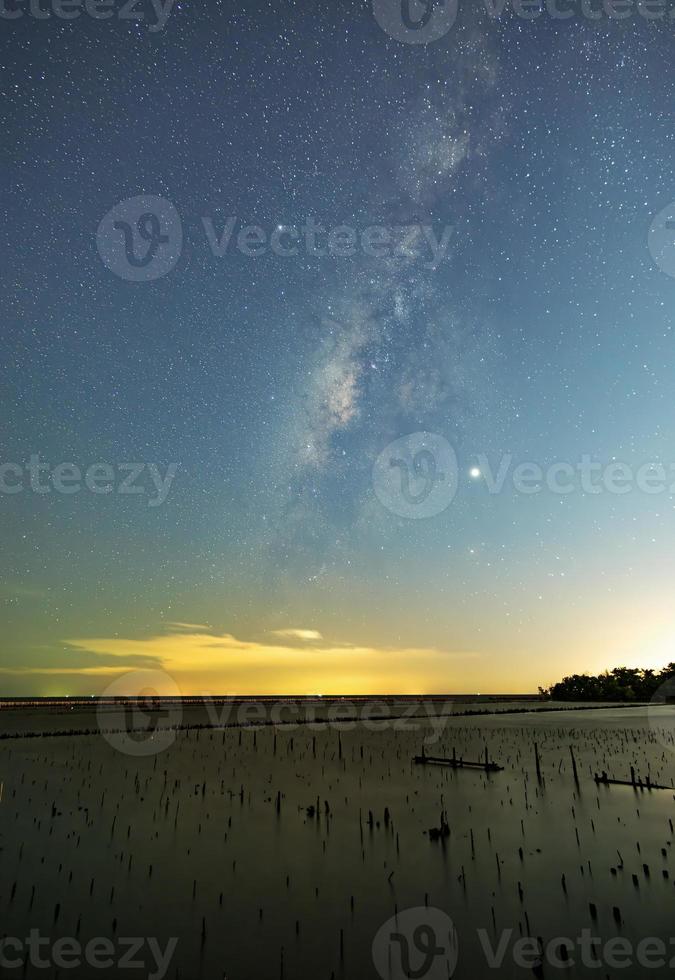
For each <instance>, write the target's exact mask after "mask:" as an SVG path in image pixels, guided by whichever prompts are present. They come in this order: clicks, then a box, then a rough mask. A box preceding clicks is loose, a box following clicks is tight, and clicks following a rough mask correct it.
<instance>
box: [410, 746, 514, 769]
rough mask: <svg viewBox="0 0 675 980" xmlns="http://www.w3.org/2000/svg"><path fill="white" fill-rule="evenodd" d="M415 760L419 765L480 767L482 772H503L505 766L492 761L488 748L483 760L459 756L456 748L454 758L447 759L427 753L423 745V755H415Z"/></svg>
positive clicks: (453, 752)
mask: <svg viewBox="0 0 675 980" xmlns="http://www.w3.org/2000/svg"><path fill="white" fill-rule="evenodd" d="M413 762H414V763H415V764H416V765H418V766H448V767H449V768H450V769H479V770H482V772H503V770H504V766H499V765H497V763H496V762H491V761H490V757H489V755H488V750H487V748H486V749H485V759H484V760H483V761H482V762H470V761H469V760H468V759H463V758H461V757H460V758H459V759H458V758H457V753H456V751H455V749H453V750H452V758H451V759H445V758H443V757H442V756H438V755H427V754H426V753H425V751H424V747H422V755H416V756H414V757H413Z"/></svg>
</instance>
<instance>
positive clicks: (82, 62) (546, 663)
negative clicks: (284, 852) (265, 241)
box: [0, 0, 675, 694]
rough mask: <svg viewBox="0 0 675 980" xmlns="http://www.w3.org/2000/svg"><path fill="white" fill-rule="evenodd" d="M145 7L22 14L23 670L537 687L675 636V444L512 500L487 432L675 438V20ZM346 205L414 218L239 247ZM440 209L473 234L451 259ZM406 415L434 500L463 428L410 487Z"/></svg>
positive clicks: (343, 218) (14, 620) (8, 187)
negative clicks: (418, 33) (64, 480)
mask: <svg viewBox="0 0 675 980" xmlns="http://www.w3.org/2000/svg"><path fill="white" fill-rule="evenodd" d="M42 3H43V7H48V5H49V3H48V0H42ZM14 6H15V5H14ZM120 6H121V0H119V2H118V3H117V4H116V7H115V9H118V8H119V7H120ZM413 6H414V5H413ZM7 7H8V8H12V9H13V5H12V3H10V0H7ZM396 9H397V8H396V4H394V3H392V10H393V12H394V13H396ZM26 10H27V8H26ZM138 11H139V12H142V13H144V14H145V20H144V21H139V22H135V21H130V20H122V19H120V18H119V17H117V16H115V17H113V18H111V19H109V20H102V19H101V20H97V19H93V18H92V17H90V16H88V15H86V14H85V13H82V15H81V16H79V17H78V18H76V19H72V20H68V21H66V20H61V19H57V18H55V17H54V16H52V17H51V18H50V19H46V20H38V19H36V18H35V17H31V16H29V15H28V13H26V14H25V15H24V16H23V17H21V18H16V19H11V20H10V19H0V64H1V66H2V83H1V87H0V96H1V103H0V105H1V108H0V114H1V116H2V121H3V133H4V138H3V141H2V150H1V153H2V170H1V172H2V197H1V202H0V207H1V221H0V234H1V235H2V239H3V241H2V254H3V262H2V283H3V285H2V296H3V303H2V330H1V331H0V384H1V390H2V406H3V411H2V420H3V425H2V439H1V442H0V450H1V452H0V462H1V463H3V464H4V463H10V464H12V469H11V470H9V469H7V468H6V469H5V471H3V472H4V473H5V477H6V479H5V484H4V486H5V488H7V487H8V486H11V487H12V488H14V489H15V492H7V490H6V489H5V490H3V492H2V493H0V521H1V526H2V556H3V562H2V570H1V572H0V604H1V607H2V619H3V622H4V626H3V629H2V640H1V641H0V647H1V650H2V653H1V657H0V664H1V670H0V673H2V676H1V677H0V689H1V693H4V694H32V693H36V694H67V693H83V692H87V693H97V692H99V691H102V690H104V689H105V687H106V685H108V684H109V683H110V682H111V681H113V680H114V679H115V678H117V677H118V676H119V675H120V674H124V673H126V672H128V671H131V670H134V669H135V668H139V667H140V668H161V669H163V670H165V671H166V672H167V675H168V678H170V679H171V680H172V681H174V682H175V683H176V685H177V686H178V689H179V690H181V691H183V692H185V693H200V692H202V691H211V692H216V691H217V692H221V693H240V694H242V693H255V692H260V693H272V692H280V693H288V692H293V693H315V692H319V693H333V692H344V693H356V692H361V693H371V692H407V693H412V692H419V693H427V692H431V691H437V692H476V691H480V692H482V693H488V692H525V691H532V690H536V687H537V685H539V684H547V683H550V682H552V681H554V680H557V679H558V678H559V677H560V676H562V675H563V674H564V673H570V672H572V671H574V670H584V669H586V670H589V671H597V670H601V669H604V668H606V667H612V666H616V665H618V664H619V663H629V664H630V665H636V666H659V665H662V664H664V663H666V662H668V661H669V660H672V659H675V639H674V638H675V619H674V613H673V601H672V583H673V573H674V571H675V567H674V566H675V552H674V551H673V547H672V542H673V531H674V530H675V508H674V500H675V495H674V494H673V493H671V486H670V484H671V483H675V473H673V475H672V476H671V478H670V479H669V480H667V481H666V482H665V484H664V487H663V492H661V493H647V492H644V491H643V490H641V489H639V488H638V487H632V488H631V490H630V492H626V493H612V492H608V491H606V490H602V492H600V493H589V492H585V491H584V490H583V488H581V487H580V483H579V480H578V479H577V481H576V482H575V485H574V489H573V491H572V492H570V493H564V494H563V493H557V492H553V491H551V490H550V489H549V488H548V487H544V489H543V490H542V491H541V492H540V493H524V492H522V490H518V489H517V488H515V487H514V485H513V481H512V480H511V479H507V480H506V483H505V486H504V488H503V490H502V492H500V493H491V492H490V489H489V486H488V482H487V481H486V472H485V471H486V469H488V467H486V465H485V459H484V458H483V457H487V460H488V462H489V467H490V468H492V470H493V471H494V473H496V472H497V470H498V469H499V464H500V460H501V458H502V457H503V456H504V455H505V454H510V457H511V458H512V461H513V462H512V467H511V472H512V471H513V469H515V467H516V466H518V465H519V464H522V463H525V462H528V463H535V464H538V465H539V466H540V467H541V468H542V470H547V469H548V467H550V466H551V465H552V464H554V463H557V462H560V461H563V462H567V463H568V464H571V465H572V466H575V467H576V466H577V464H578V463H579V462H580V461H581V460H582V458H583V457H584V456H587V457H591V458H592V459H593V461H597V462H598V464H602V465H603V466H606V465H608V464H610V463H612V462H615V461H620V462H622V463H624V464H626V465H627V466H630V467H632V468H634V469H635V470H637V469H638V468H639V467H641V466H643V465H644V464H652V463H653V464H662V465H663V466H664V467H665V470H666V472H668V473H669V474H670V472H671V464H673V463H675V371H674V369H673V351H674V346H675V337H674V335H673V329H672V323H673V316H672V311H673V303H674V301H675V279H674V278H673V277H675V231H673V238H674V244H673V246H672V254H669V253H668V251H667V247H666V246H667V244H668V243H667V240H666V245H665V246H663V249H662V255H661V260H660V261H655V258H654V255H653V253H654V251H655V249H654V248H653V247H652V249H651V251H650V247H649V246H650V241H649V229H650V226H651V225H652V222H653V221H654V219H655V218H656V216H657V215H659V214H660V213H661V212H663V209H668V208H669V207H671V203H672V201H673V199H675V179H674V175H673V167H672V157H673V149H674V148H675V141H674V139H673V133H674V128H673V108H674V95H675V70H674V69H675V46H674V40H673V25H672V20H670V19H664V20H655V21H653V22H649V21H647V20H646V19H645V18H644V17H642V16H638V15H637V14H636V15H634V16H633V17H632V18H630V19H626V20H623V21H619V20H613V19H610V18H607V17H601V18H600V19H599V20H596V21H591V20H588V19H584V18H583V17H581V16H578V15H577V16H575V17H573V18H571V19H569V20H555V19H553V18H551V17H550V16H548V15H547V14H546V13H544V14H543V15H542V16H541V17H539V18H537V19H534V20H526V19H523V18H519V17H517V16H515V15H514V14H513V13H511V14H507V13H505V14H504V15H503V16H502V17H500V18H499V19H494V18H493V19H491V18H489V17H488V16H487V14H486V12H485V9H484V6H483V5H482V3H479V2H478V0H469V2H466V0H460V11H459V15H458V18H457V21H456V23H455V24H454V25H453V26H452V27H451V29H450V30H449V31H447V33H445V34H444V35H443V36H442V37H440V38H438V39H436V40H434V41H432V42H430V43H428V44H410V43H405V42H404V41H401V40H399V39H397V38H395V37H392V36H390V35H389V34H388V33H387V32H386V31H385V30H384V29H383V27H382V26H381V24H380V23H378V19H377V18H376V17H375V16H374V11H373V7H372V4H370V3H367V2H365V0H364V2H361V3H358V2H354V3H349V2H345V0H331V2H323V0H321V2H311V3H310V2H307V3H304V4H301V3H291V2H288V0H275V2H273V3H269V4H262V3H258V2H255V0H252V2H247V3H244V4H240V5H239V4H236V5H235V4H229V3H220V2H213V0H209V2H203V3H189V2H184V0H180V2H178V3H177V4H176V5H175V6H174V7H173V9H172V10H171V12H170V15H169V16H168V19H167V21H166V24H165V26H164V28H163V29H162V30H155V29H154V28H153V25H154V24H155V21H156V17H155V15H154V14H153V12H152V8H151V6H150V3H149V2H146V3H145V4H141V5H139V8H138ZM392 16H393V14H392ZM138 197H145V198H146V201H145V202H142V206H141V210H140V211H139V212H138V213H136V212H134V213H133V216H132V217H131V218H129V214H131V211H130V210H129V209H130V208H132V205H128V204H127V203H125V202H129V201H130V200H132V199H135V198H138ZM153 198H161V199H163V200H164V201H165V202H167V203H165V204H164V205H162V207H161V208H160V209H159V211H158V212H157V214H156V220H157V222H158V224H159V225H161V226H162V231H163V232H164V231H166V230H167V221H168V217H167V216H168V215H173V216H174V218H173V224H172V225H171V222H169V223H168V224H169V226H170V227H169V228H168V230H169V234H168V235H167V236H166V237H168V238H169V241H168V243H167V244H160V245H159V246H158V247H159V250H160V251H159V252H158V255H159V258H160V260H162V261H165V264H166V265H167V266H172V267H171V268H168V271H166V274H159V273H162V272H163V271H164V270H163V269H162V268H156V269H155V271H157V272H158V275H157V276H156V277H155V278H149V277H147V276H146V270H149V269H152V265H151V264H150V265H146V266H143V265H138V266H132V265H128V264H127V266H126V268H127V269H128V270H133V274H134V275H136V276H137V277H140V281H134V280H133V279H132V278H130V276H125V275H123V274H122V275H121V274H120V270H122V271H124V268H125V256H126V255H127V253H126V252H125V251H124V247H123V238H124V234H125V229H124V225H125V215H126V219H128V220H127V224H126V229H127V231H130V230H131V231H132V232H133V234H134V235H135V236H136V237H135V239H134V249H133V251H132V253H131V254H132V256H137V255H142V254H144V250H145V249H147V248H148V245H147V244H145V242H147V241H148V240H149V239H145V238H143V231H144V232H145V233H146V234H148V235H151V232H152V227H151V223H150V224H148V223H147V222H146V223H145V224H143V225H142V229H143V230H142V231H141V230H139V229H140V228H141V224H138V225H135V222H136V218H140V216H141V214H142V215H144V216H145V217H147V213H151V212H152V207H153V203H152V200H150V203H148V200H147V199H153ZM118 206H120V207H121V210H119V207H118ZM113 208H117V209H118V210H117V211H116V212H115V214H114V215H113V216H112V217H111V218H108V219H106V216H107V215H109V213H110V212H111V209H113ZM173 209H175V211H173ZM120 215H121V218H120ZM234 216H236V217H237V219H238V223H237V225H236V227H235V231H234V233H233V236H232V240H231V242H230V246H229V248H228V249H227V250H226V252H225V254H223V255H220V256H219V255H217V254H214V251H213V249H212V248H211V247H210V245H209V235H208V230H209V229H211V232H214V231H215V234H216V237H219V236H220V234H221V233H222V230H223V229H224V228H225V226H226V223H227V221H228V219H229V218H231V217H234ZM672 216H673V218H675V210H673V215H672ZM204 219H206V220H205V221H204ZM310 220H313V221H315V222H316V223H317V224H319V225H321V226H323V227H324V228H326V229H327V230H330V229H334V228H337V227H339V226H348V227H349V228H351V229H354V230H355V232H356V233H357V234H358V236H359V240H360V236H361V235H362V233H363V232H364V230H366V229H369V228H372V227H374V226H377V227H383V228H387V229H401V228H403V227H410V226H413V234H404V235H403V236H402V238H404V239H406V240H405V241H399V242H398V245H396V247H393V248H390V249H389V250H388V253H387V254H382V255H374V254H366V253H365V251H364V250H363V249H362V248H360V247H359V248H357V249H355V250H354V253H355V254H352V255H337V254H318V255H317V254H311V253H310V251H309V250H308V249H307V248H306V247H305V245H304V243H303V241H302V240H301V241H300V242H299V243H297V244H298V248H297V254H294V255H279V254H275V253H274V252H273V251H272V250H271V249H270V248H269V247H268V248H267V249H266V250H265V251H264V253H263V254H258V255H246V254H242V251H241V250H239V249H237V247H236V238H237V234H238V231H239V229H240V228H241V227H242V226H246V225H258V226H260V228H262V229H263V230H264V233H265V234H266V235H267V236H268V237H269V235H270V234H271V233H272V232H273V231H274V230H275V229H279V228H282V227H283V228H286V229H287V228H289V227H297V228H300V227H302V226H305V225H306V223H307V222H308V221H310ZM664 220H665V219H664ZM113 221H117V224H118V227H117V228H115V227H114V226H113ZM419 226H425V227H427V228H433V230H434V233H435V236H436V240H438V241H440V240H441V238H442V235H443V233H444V231H445V230H447V235H448V236H449V237H448V238H446V244H448V242H449V244H448V247H447V253H446V254H445V255H444V256H443V258H442V261H440V263H438V264H437V266H436V267H433V266H434V263H433V262H432V261H431V257H432V252H431V249H430V245H429V241H428V240H427V239H426V238H425V237H424V236H423V235H422V234H421V233H418V234H414V232H415V228H419ZM177 229H178V231H180V232H181V234H180V235H178V234H177ZM393 234H394V237H395V236H396V235H399V232H397V231H394V232H393ZM139 236H140V237H139ZM211 237H213V236H211ZM326 237H327V236H326V235H324V236H323V244H324V245H325V243H326ZM284 242H285V243H286V244H287V243H288V238H287V237H286V238H284ZM151 247H152V248H155V247H157V243H155V244H154V245H152V246H151ZM106 250H107V251H106ZM216 251H217V249H216ZM326 251H327V250H326ZM384 251H386V249H385V250H384ZM111 256H112V258H111ZM153 261H154V260H153ZM419 433H427V434H429V435H427V436H419V435H417V434H419ZM403 437H409V439H412V440H413V442H412V446H413V450H412V456H414V457H415V466H417V464H418V463H419V467H420V468H419V469H416V470H415V471H414V473H413V470H409V472H408V473H407V475H408V476H411V475H412V477H413V481H415V480H416V481H418V482H417V483H416V484H414V486H415V487H416V488H417V489H419V488H420V487H421V488H422V489H421V491H420V493H419V496H420V497H424V481H425V480H426V476H425V475H424V474H425V473H426V472H427V471H426V470H425V469H424V467H426V466H428V465H431V466H432V471H433V465H434V459H433V458H432V457H433V456H434V450H433V447H434V446H436V445H438V444H439V443H440V444H442V445H443V446H446V445H447V446H448V448H449V447H452V449H451V452H454V453H455V454H456V460H457V472H456V484H455V485H454V486H453V487H452V493H450V491H449V489H448V494H447V497H448V499H447V500H446V501H445V503H446V506H440V505H439V507H440V509H439V508H432V509H436V510H438V511H439V512H438V513H431V514H425V513H423V512H422V510H421V511H420V513H419V514H417V513H412V514H408V515H405V514H403V515H402V514H400V513H395V512H393V511H392V509H391V508H388V507H387V506H386V505H385V504H383V502H382V497H383V496H386V492H389V493H390V495H391V494H392V493H393V494H394V495H395V494H396V493H397V492H398V491H399V490H400V489H401V482H400V481H401V480H402V479H403V477H404V476H405V475H406V474H404V472H403V468H402V467H399V466H398V465H390V462H389V458H388V457H386V456H385V462H386V466H384V467H381V468H380V470H379V471H378V469H377V466H376V460H377V459H378V457H379V456H380V454H381V453H382V452H385V453H386V452H387V447H388V446H389V444H390V443H392V442H393V441H394V440H397V439H401V438H403ZM429 446H431V447H432V448H431V449H430V448H429ZM35 455H38V456H39V458H40V460H41V461H42V462H43V463H46V464H48V468H49V471H50V472H51V471H53V470H54V468H55V467H57V466H58V465H59V464H62V463H71V464H75V465H76V466H77V467H79V469H80V470H81V472H82V473H84V471H85V470H87V468H88V467H91V466H92V465H93V464H102V465H104V466H108V467H112V469H113V471H114V473H115V476H114V480H113V483H114V486H113V487H112V489H111V492H109V493H94V492H92V491H91V490H90V489H89V488H87V487H86V486H84V483H83V485H82V487H81V488H80V489H78V491H77V492H75V493H63V492H58V491H57V489H55V487H54V485H53V483H50V475H49V473H48V472H47V471H46V470H45V472H44V474H43V477H42V479H43V481H44V483H43V485H45V486H47V487H48V488H49V489H48V490H47V492H44V493H40V492H37V491H36V490H35V489H34V488H33V487H32V486H31V481H30V477H29V476H27V475H26V474H27V472H28V465H29V460H30V457H31V456H35ZM418 457H419V458H418ZM411 458H412V457H411ZM134 462H136V463H139V464H140V463H143V464H144V470H143V473H142V474H141V475H140V476H139V478H138V480H137V481H136V484H137V486H139V487H140V488H141V489H142V491H143V492H141V493H134V494H128V493H120V492H119V485H120V483H121V482H122V480H123V479H124V477H125V476H126V475H127V472H126V471H125V472H124V473H122V474H121V475H120V469H119V468H120V467H121V466H122V467H123V466H125V465H126V464H129V463H134ZM436 462H438V460H436ZM448 462H449V457H448V458H446V459H445V460H444V461H441V463H442V465H439V466H437V471H438V472H437V473H436V476H437V477H438V479H439V480H441V482H442V479H443V478H449V477H450V476H451V475H452V474H449V473H448V465H447V464H448ZM410 465H411V466H412V463H411V464H410ZM148 466H152V467H156V469H155V470H153V472H154V473H155V475H158V474H159V475H161V476H164V475H165V474H166V473H167V472H169V468H171V472H173V473H174V476H173V479H172V480H171V481H170V486H168V487H167V488H166V489H167V493H166V499H163V500H161V501H160V500H159V499H158V493H159V491H158V490H157V489H156V487H155V485H154V483H153V479H152V477H151V471H150V469H148ZM374 466H375V474H376V475H375V476H374V475H373V474H374V469H373V468H374ZM387 467H388V468H387ZM20 471H23V476H20V475H19V474H20ZM378 472H380V473H381V474H384V476H380V477H378V476H377V473H378ZM387 473H388V474H389V476H388V477H387ZM488 475H489V474H488ZM378 479H379V480H382V479H384V480H385V481H386V480H387V479H390V480H393V481H397V480H398V481H399V482H398V483H396V482H394V483H392V484H391V485H390V486H389V487H388V490H387V488H386V487H385V492H384V493H383V491H382V487H381V486H379V485H378ZM22 480H23V482H21V481H22ZM420 481H421V482H420ZM103 482H105V481H103ZM16 487H18V488H19V489H18V490H16ZM378 491H379V492H378ZM440 491H441V503H442V502H443V501H442V493H443V487H442V486H440ZM413 496H414V494H413ZM451 496H453V499H449V498H450V497H451ZM415 506H416V505H415V504H414V503H413V504H411V505H410V507H411V508H413V509H414V507H415ZM419 506H420V507H421V508H422V509H423V506H424V501H422V504H420V505H419ZM394 510H396V508H394ZM167 683H168V681H167ZM132 686H133V685H132ZM169 689H170V684H169V687H168V688H167V690H169Z"/></svg>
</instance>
